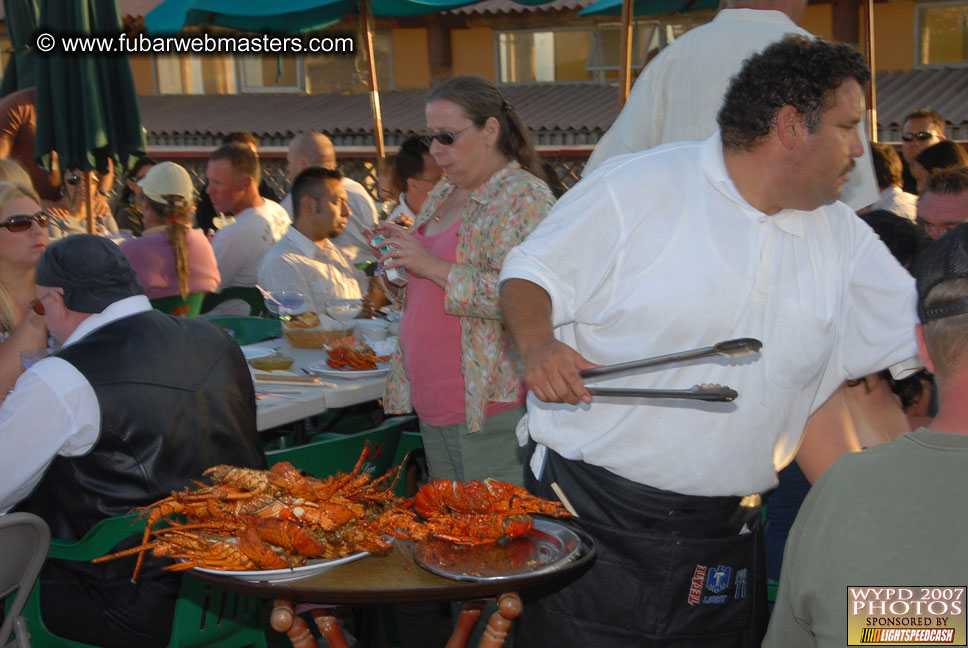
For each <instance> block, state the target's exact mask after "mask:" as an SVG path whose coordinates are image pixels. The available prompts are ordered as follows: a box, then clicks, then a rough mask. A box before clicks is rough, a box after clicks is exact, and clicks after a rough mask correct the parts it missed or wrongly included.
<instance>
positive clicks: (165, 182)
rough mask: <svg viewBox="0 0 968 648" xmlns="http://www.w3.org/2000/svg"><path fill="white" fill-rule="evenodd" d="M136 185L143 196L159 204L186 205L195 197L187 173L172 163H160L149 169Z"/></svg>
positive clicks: (190, 179) (193, 188)
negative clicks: (139, 187)
mask: <svg viewBox="0 0 968 648" xmlns="http://www.w3.org/2000/svg"><path fill="white" fill-rule="evenodd" d="M138 185H140V186H141V191H142V193H144V195H145V196H147V197H148V198H150V199H151V200H154V201H155V202H159V203H172V204H175V205H187V204H189V203H191V202H192V198H193V197H194V195H195V187H194V185H192V178H191V176H190V175H188V171H186V170H185V168H184V167H182V166H181V165H179V164H175V163H174V162H162V163H161V164H156V165H155V166H153V167H151V169H149V170H148V173H146V174H145V177H143V178H142V179H141V180H139V181H138Z"/></svg>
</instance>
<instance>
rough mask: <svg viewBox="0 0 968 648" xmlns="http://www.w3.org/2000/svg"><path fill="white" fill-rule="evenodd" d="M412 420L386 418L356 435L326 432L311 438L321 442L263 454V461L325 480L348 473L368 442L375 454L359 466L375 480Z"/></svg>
mask: <svg viewBox="0 0 968 648" xmlns="http://www.w3.org/2000/svg"><path fill="white" fill-rule="evenodd" d="M415 420H416V417H414V416H396V417H392V418H388V419H387V420H385V421H384V422H383V423H381V424H380V425H378V426H377V427H375V428H372V429H370V430H365V431H363V432H357V433H356V434H336V433H332V432H329V433H326V434H321V435H317V436H316V437H314V438H319V437H323V438H321V439H320V440H318V441H313V442H312V443H307V444H305V445H301V446H296V447H295V448H284V449H281V450H269V451H267V452H266V461H268V462H269V465H270V466H271V465H273V464H276V463H279V462H280V461H288V462H289V463H291V464H292V465H293V466H295V467H296V468H298V469H300V470H303V471H305V472H307V473H309V474H310V475H312V476H314V477H320V478H322V477H328V476H329V475H333V474H336V473H337V472H344V473H345V472H349V471H350V470H351V469H352V468H353V466H355V465H356V461H357V460H358V459H359V458H360V453H361V452H362V451H363V444H364V443H366V442H367V441H369V443H370V445H372V446H375V447H376V448H377V449H378V452H377V454H376V456H374V457H372V458H370V459H369V460H367V461H365V462H364V463H363V467H362V470H363V472H366V473H367V474H369V475H370V476H371V477H374V478H375V477H379V476H380V475H383V474H384V473H386V472H387V471H388V470H389V469H390V468H391V467H392V466H393V465H394V464H393V458H394V457H395V456H396V452H397V445H398V444H399V442H400V434H401V431H402V430H403V429H404V428H405V427H407V426H408V425H411V424H413V422H414V421H415Z"/></svg>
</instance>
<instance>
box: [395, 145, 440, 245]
mask: <svg viewBox="0 0 968 648" xmlns="http://www.w3.org/2000/svg"><path fill="white" fill-rule="evenodd" d="M394 166H395V167H396V173H397V182H398V183H399V184H400V187H401V188H402V189H403V192H402V193H401V194H400V198H399V200H400V202H398V203H397V207H396V209H394V210H393V212H392V213H391V214H390V217H389V219H388V220H389V221H390V222H392V223H399V224H401V225H403V226H404V227H410V226H411V225H413V221H414V219H416V218H417V214H419V213H420V209H421V208H422V207H423V204H424V202H425V201H426V200H427V194H429V193H430V190H431V189H433V188H434V185H436V184H437V181H438V180H440V177H441V176H442V175H444V170H443V169H441V168H440V166H439V165H438V164H437V162H436V160H434V159H433V158H432V157H431V156H430V149H429V148H428V147H427V144H426V143H424V141H423V139H422V138H420V137H411V138H410V139H408V140H406V141H405V142H404V143H403V144H401V145H400V152H399V153H397V159H396V163H395V164H394Z"/></svg>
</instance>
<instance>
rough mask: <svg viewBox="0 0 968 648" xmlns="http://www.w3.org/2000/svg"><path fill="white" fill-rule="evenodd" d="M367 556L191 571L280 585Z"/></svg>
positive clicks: (351, 555) (363, 554)
mask: <svg viewBox="0 0 968 648" xmlns="http://www.w3.org/2000/svg"><path fill="white" fill-rule="evenodd" d="M369 555H370V554H369V552H367V551H361V552H359V553H355V554H350V555H349V556H345V557H343V558H335V559H333V560H310V561H309V562H308V563H306V564H305V565H303V566H302V567H295V568H293V569H265V570H262V571H224V570H221V569H204V568H202V567H193V568H192V569H193V570H195V571H200V572H203V573H206V574H212V575H214V576H228V577H229V578H237V579H239V580H242V581H248V582H250V583H281V582H283V581H290V580H296V579H297V578H305V577H307V576H314V575H316V574H322V573H323V572H325V571H328V570H330V569H332V568H333V567H339V566H340V565H345V564H346V563H351V562H353V561H354V560H359V559H360V558H365V557H366V556H369Z"/></svg>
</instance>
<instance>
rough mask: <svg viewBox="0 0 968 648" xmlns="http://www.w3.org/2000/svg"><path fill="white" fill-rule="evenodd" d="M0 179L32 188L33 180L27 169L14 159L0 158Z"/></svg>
mask: <svg viewBox="0 0 968 648" xmlns="http://www.w3.org/2000/svg"><path fill="white" fill-rule="evenodd" d="M0 180H2V181H3V182H12V183H14V184H19V185H23V186H25V187H30V188H31V189H33V188H34V182H33V180H31V179H30V174H29V173H27V170H26V169H24V168H23V167H22V166H20V163H19V162H17V161H16V160H11V159H9V158H0Z"/></svg>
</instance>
